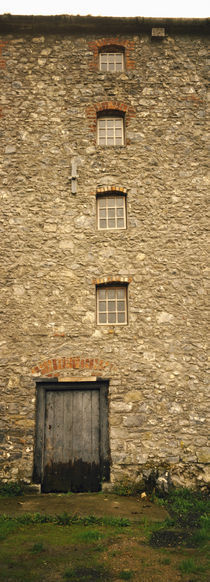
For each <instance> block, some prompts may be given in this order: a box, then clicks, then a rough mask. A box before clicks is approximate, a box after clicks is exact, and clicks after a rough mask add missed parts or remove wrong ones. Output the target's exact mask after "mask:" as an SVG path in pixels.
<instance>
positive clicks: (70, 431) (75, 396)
mask: <svg viewBox="0 0 210 582" xmlns="http://www.w3.org/2000/svg"><path fill="white" fill-rule="evenodd" d="M99 488H100V452H99V390H47V391H46V399H45V435H44V467H43V482H42V491H43V492H49V491H63V492H65V491H98V490H99Z"/></svg>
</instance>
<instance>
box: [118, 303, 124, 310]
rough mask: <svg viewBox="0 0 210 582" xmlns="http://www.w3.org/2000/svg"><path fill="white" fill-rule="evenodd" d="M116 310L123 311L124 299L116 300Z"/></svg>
mask: <svg viewBox="0 0 210 582" xmlns="http://www.w3.org/2000/svg"><path fill="white" fill-rule="evenodd" d="M117 310H118V311H125V301H118V302H117Z"/></svg>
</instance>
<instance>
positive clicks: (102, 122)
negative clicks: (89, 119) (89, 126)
mask: <svg viewBox="0 0 210 582" xmlns="http://www.w3.org/2000/svg"><path fill="white" fill-rule="evenodd" d="M105 126H106V122H105V119H99V127H100V128H101V127H104V128H105Z"/></svg>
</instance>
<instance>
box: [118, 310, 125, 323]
mask: <svg viewBox="0 0 210 582" xmlns="http://www.w3.org/2000/svg"><path fill="white" fill-rule="evenodd" d="M117 321H118V323H125V313H123V312H121V313H118V316H117Z"/></svg>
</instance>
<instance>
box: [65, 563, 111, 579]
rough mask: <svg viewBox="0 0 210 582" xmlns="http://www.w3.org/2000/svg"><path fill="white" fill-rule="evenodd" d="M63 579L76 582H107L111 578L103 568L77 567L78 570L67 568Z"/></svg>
mask: <svg viewBox="0 0 210 582" xmlns="http://www.w3.org/2000/svg"><path fill="white" fill-rule="evenodd" d="M63 578H64V579H65V580H66V581H67V582H68V581H74V582H75V580H76V581H77V582H94V581H97V580H101V581H103V582H109V581H110V580H111V579H112V577H111V575H110V573H109V571H108V570H106V569H105V568H104V567H103V566H100V565H99V566H95V567H90V568H89V567H79V568H67V569H66V570H65V572H64V575H63Z"/></svg>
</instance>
